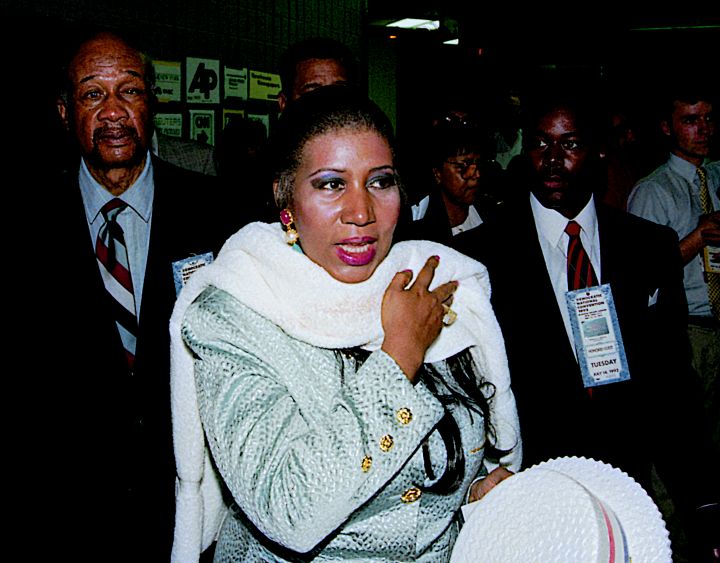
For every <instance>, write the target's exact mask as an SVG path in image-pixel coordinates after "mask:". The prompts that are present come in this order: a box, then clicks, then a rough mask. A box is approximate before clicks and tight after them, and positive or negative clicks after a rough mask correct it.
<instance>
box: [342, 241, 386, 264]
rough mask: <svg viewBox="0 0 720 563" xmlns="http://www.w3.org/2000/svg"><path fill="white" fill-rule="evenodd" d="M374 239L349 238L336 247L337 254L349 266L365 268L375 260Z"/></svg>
mask: <svg viewBox="0 0 720 563" xmlns="http://www.w3.org/2000/svg"><path fill="white" fill-rule="evenodd" d="M376 240H377V239H375V238H373V237H352V238H347V239H344V240H342V241H340V242H339V243H337V244H336V245H335V253H336V254H337V257H338V258H340V260H342V261H343V262H345V264H348V265H349V266H365V265H366V264H369V263H370V262H372V260H373V258H375V253H376V250H375V242H376Z"/></svg>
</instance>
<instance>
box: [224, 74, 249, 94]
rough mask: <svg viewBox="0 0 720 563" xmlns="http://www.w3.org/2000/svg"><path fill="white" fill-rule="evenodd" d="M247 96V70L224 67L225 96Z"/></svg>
mask: <svg viewBox="0 0 720 563" xmlns="http://www.w3.org/2000/svg"><path fill="white" fill-rule="evenodd" d="M247 97H248V71H247V69H246V68H229V67H225V98H240V99H241V100H247Z"/></svg>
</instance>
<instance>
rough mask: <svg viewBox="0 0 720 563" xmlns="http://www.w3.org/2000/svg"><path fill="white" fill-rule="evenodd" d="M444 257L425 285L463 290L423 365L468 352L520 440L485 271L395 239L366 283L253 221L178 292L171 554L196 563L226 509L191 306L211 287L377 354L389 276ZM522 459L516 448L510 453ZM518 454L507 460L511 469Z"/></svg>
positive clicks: (281, 321) (326, 338)
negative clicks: (200, 389)
mask: <svg viewBox="0 0 720 563" xmlns="http://www.w3.org/2000/svg"><path fill="white" fill-rule="evenodd" d="M433 255H437V256H440V263H439V265H438V267H437V269H436V271H435V275H434V278H433V282H432V284H431V286H430V289H433V288H434V287H437V286H438V285H440V284H442V283H445V282H447V281H450V280H457V281H458V282H459V287H458V289H457V291H456V292H455V295H454V299H453V305H452V308H453V310H454V311H455V312H456V313H457V315H458V317H457V321H456V322H455V323H454V324H453V325H451V326H449V327H444V328H443V329H442V331H441V332H440V336H439V337H438V338H437V340H436V341H435V342H434V343H433V345H432V346H430V348H429V349H428V351H427V353H426V356H425V361H426V362H436V361H439V360H443V359H445V358H448V357H450V356H452V355H454V354H456V353H458V352H460V351H462V350H465V349H466V348H470V350H471V353H472V356H473V359H474V361H475V363H476V366H477V372H478V373H479V374H480V376H482V377H483V378H484V379H485V380H486V381H490V382H492V383H493V384H494V385H495V388H496V394H495V401H494V402H493V404H492V410H493V424H494V425H495V429H496V432H497V437H498V443H497V445H498V447H500V448H511V447H513V446H514V445H517V444H518V442H519V434H518V431H517V416H516V413H515V404H514V400H512V395H511V394H510V393H509V385H510V378H509V374H508V369H507V360H506V356H505V349H504V344H503V340H502V335H501V333H500V328H499V326H498V324H497V321H496V319H495V315H494V314H493V312H492V309H491V307H490V301H489V297H490V285H489V281H488V275H487V271H486V269H485V267H484V266H483V265H482V264H480V263H479V262H476V261H475V260H472V259H470V258H468V257H467V256H464V255H462V254H460V253H458V252H456V251H454V250H452V249H450V248H447V247H445V246H442V245H440V244H437V243H433V242H429V241H407V242H400V243H398V244H395V245H394V246H393V247H392V248H391V250H390V253H389V254H388V256H387V257H386V258H385V259H384V260H383V261H382V262H381V263H380V265H379V266H378V267H377V269H376V270H375V272H374V273H373V275H372V276H371V277H370V278H369V279H368V280H366V281H363V282H360V283H354V284H348V283H343V282H340V281H338V280H336V279H334V278H333V277H332V276H330V274H328V273H327V271H325V270H324V269H323V268H322V267H320V266H319V265H317V264H315V263H314V262H312V261H311V260H310V259H308V257H307V256H305V255H303V254H302V253H299V252H296V251H295V250H293V249H292V248H290V247H289V246H288V245H287V244H286V243H285V242H284V237H283V233H282V229H281V227H280V224H279V223H274V224H265V223H252V224H250V225H247V226H246V227H244V228H243V229H241V230H240V231H238V232H237V233H236V234H235V235H233V236H232V237H231V238H230V239H228V241H227V242H226V243H225V245H224V246H223V248H222V250H221V251H220V253H219V255H218V257H217V259H216V260H215V262H214V263H213V264H211V265H209V266H206V267H205V268H202V269H201V270H198V271H197V272H196V273H195V274H193V276H192V277H191V278H190V280H189V281H188V283H187V285H186V286H185V288H184V289H183V290H182V291H181V293H180V295H179V296H178V300H177V303H176V305H175V309H174V312H173V315H172V318H171V320H170V332H171V400H172V415H173V440H174V447H175V458H176V466H177V475H178V487H177V499H176V516H175V538H174V543H173V553H172V560H173V561H175V562H183V563H184V562H196V561H197V560H198V558H199V554H200V552H201V549H203V550H204V549H205V548H206V547H208V546H209V545H210V544H211V543H212V541H213V540H214V539H215V537H216V535H217V532H218V530H219V527H220V525H221V524H222V519H223V517H224V514H225V512H226V511H225V510H224V509H225V507H224V505H223V502H222V498H221V494H220V490H221V488H220V485H219V479H220V478H219V477H218V476H217V475H216V474H215V471H214V470H213V468H212V465H211V463H210V457H209V453H208V451H207V448H206V445H205V439H204V434H203V429H202V424H201V421H200V415H199V411H198V405H197V395H196V390H195V379H194V373H193V359H192V355H191V353H190V352H189V350H188V349H187V348H186V346H185V345H184V343H183V340H182V336H181V325H182V321H183V318H184V316H185V311H186V309H187V307H188V306H189V305H190V304H191V303H192V302H193V301H194V300H195V299H196V298H197V296H198V295H200V293H201V292H202V291H203V290H204V289H205V288H207V287H208V286H215V287H217V288H219V289H222V290H224V291H226V292H228V293H230V294H231V295H232V296H233V297H235V298H236V299H237V300H239V301H240V302H241V303H243V304H244V305H246V306H248V307H249V308H251V309H252V310H254V311H255V312H257V313H258V314H260V315H261V316H263V317H265V318H267V319H269V320H270V321H272V322H273V323H275V324H276V325H278V326H279V327H280V328H282V329H283V331H285V332H286V333H287V334H289V335H290V336H292V337H293V338H296V339H298V340H301V341H303V342H306V343H309V344H312V345H314V346H318V347H322V348H330V349H337V348H352V347H363V348H365V349H367V350H370V351H374V350H377V349H379V348H380V346H381V344H382V341H383V330H382V325H381V319H380V312H381V304H382V298H383V295H384V293H385V290H386V289H387V286H388V285H389V283H390V281H391V280H392V278H393V276H394V275H395V274H396V273H397V272H399V271H401V270H405V269H410V270H412V271H413V274H414V275H417V273H418V272H419V271H420V269H421V268H422V266H423V265H424V264H425V262H426V260H427V259H428V258H429V257H430V256H433ZM508 395H509V400H508V399H507V398H506V397H507V396H508ZM516 451H517V452H518V454H517V455H519V448H517V449H516ZM516 463H519V460H517V459H513V460H511V464H512V465H515V464H516Z"/></svg>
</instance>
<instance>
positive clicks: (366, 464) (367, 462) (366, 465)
mask: <svg viewBox="0 0 720 563" xmlns="http://www.w3.org/2000/svg"><path fill="white" fill-rule="evenodd" d="M360 467H361V468H362V470H363V473H367V472H368V471H370V468H371V467H372V458H371V457H370V456H369V455H366V456H365V457H364V458H363V460H362V463H361V464H360Z"/></svg>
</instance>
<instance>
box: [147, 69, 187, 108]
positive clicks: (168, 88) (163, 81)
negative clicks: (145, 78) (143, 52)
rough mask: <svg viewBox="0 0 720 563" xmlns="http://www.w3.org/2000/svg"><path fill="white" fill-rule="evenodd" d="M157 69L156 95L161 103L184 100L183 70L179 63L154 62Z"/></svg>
mask: <svg viewBox="0 0 720 563" xmlns="http://www.w3.org/2000/svg"><path fill="white" fill-rule="evenodd" d="M153 68H154V69H155V87H156V88H155V95H156V96H157V99H158V101H159V102H163V103H164V102H179V101H181V100H182V86H181V82H180V79H181V73H182V71H181V69H180V63H179V62H171V61H153Z"/></svg>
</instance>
